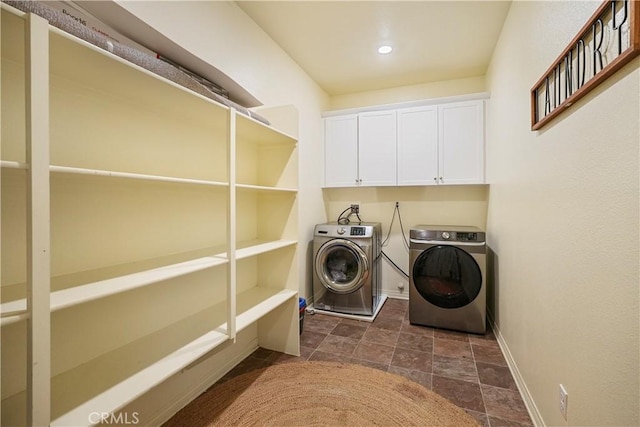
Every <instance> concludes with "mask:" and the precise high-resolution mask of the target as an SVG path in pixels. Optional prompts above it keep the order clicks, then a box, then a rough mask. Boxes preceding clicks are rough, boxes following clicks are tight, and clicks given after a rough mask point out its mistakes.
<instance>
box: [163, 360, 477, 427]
mask: <svg viewBox="0 0 640 427" xmlns="http://www.w3.org/2000/svg"><path fill="white" fill-rule="evenodd" d="M165 426H170V427H173V426H189V427H201V426H363V427H364V426H385V427H389V426H403V427H407V426H420V427H425V426H455V427H466V426H474V427H477V426H478V423H477V422H476V421H475V420H474V419H473V418H472V417H471V416H470V415H469V414H467V413H466V412H465V411H464V410H463V409H461V408H459V407H457V406H456V405H454V404H453V403H451V402H450V401H448V400H447V399H445V398H444V397H442V396H440V395H438V394H436V393H434V392H432V391H430V390H427V389H426V388H424V387H423V386H421V385H420V384H417V383H415V382H413V381H411V380H409V379H407V378H404V377H402V376H400V375H395V374H391V373H388V372H383V371H380V370H378V369H373V368H367V367H364V366H360V365H354V364H345V363H333V362H295V363H285V364H280V365H273V366H270V367H267V368H262V369H257V370H255V371H251V372H248V373H246V374H243V375H239V376H237V377H234V378H232V379H230V380H228V381H226V382H223V383H221V384H218V385H216V386H214V387H212V388H211V389H209V390H208V391H207V392H206V393H203V394H202V395H200V396H199V397H198V398H197V399H195V400H194V401H193V402H191V403H190V404H189V405H187V406H186V407H185V408H183V409H182V410H181V411H179V412H178V413H177V414H176V415H174V416H173V418H171V419H170V420H169V421H168V422H167V423H166V424H165Z"/></svg>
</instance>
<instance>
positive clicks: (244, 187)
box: [236, 184, 298, 193]
mask: <svg viewBox="0 0 640 427" xmlns="http://www.w3.org/2000/svg"><path fill="white" fill-rule="evenodd" d="M236 188H237V189H239V190H248V191H259V192H269V193H278V192H281V193H297V192H298V190H297V189H295V188H281V187H267V186H264V185H251V184H236Z"/></svg>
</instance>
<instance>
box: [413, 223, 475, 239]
mask: <svg viewBox="0 0 640 427" xmlns="http://www.w3.org/2000/svg"><path fill="white" fill-rule="evenodd" d="M409 236H410V238H411V239H413V240H429V241H449V242H478V243H480V242H484V241H485V232H484V231H482V230H481V229H480V228H478V227H470V226H437V225H436V226H432V225H416V226H415V227H413V228H412V229H411V231H410V233H409Z"/></svg>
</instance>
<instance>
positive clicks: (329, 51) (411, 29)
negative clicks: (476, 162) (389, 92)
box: [236, 0, 511, 95]
mask: <svg viewBox="0 0 640 427" xmlns="http://www.w3.org/2000/svg"><path fill="white" fill-rule="evenodd" d="M236 3H237V4H238V6H239V7H240V8H242V10H244V12H245V13H247V15H249V17H251V19H253V20H254V21H255V22H256V23H257V24H258V25H259V26H260V27H261V28H262V29H263V30H264V31H265V32H266V33H267V34H268V35H269V36H270V37H271V38H272V39H273V40H274V41H275V42H276V43H277V44H278V45H280V47H282V49H283V50H284V51H285V52H287V53H288V54H289V56H291V58H293V60H294V61H296V62H297V63H298V65H299V66H300V67H302V69H304V70H305V71H306V72H307V74H309V76H311V78H312V79H314V80H315V81H316V82H317V83H318V84H319V85H320V86H321V87H322V88H323V89H324V90H325V91H326V92H327V93H328V94H329V95H343V94H347V93H355V92H362V91H370V90H378V89H387V88H392V87H398V86H405V85H414V84H420V83H428V82H434V81H441V80H451V79H459V78H466V77H476V76H482V75H484V74H485V72H486V70H487V66H488V64H489V61H490V59H491V55H492V53H493V49H494V47H495V44H496V42H497V40H498V36H499V35H500V31H501V30H502V25H503V23H504V20H505V17H506V15H507V12H508V10H509V6H510V4H511V2H510V1H484V0H475V1H451V0H449V1H237V2H236ZM382 43H387V44H390V45H392V46H393V47H394V50H393V52H392V53H390V54H388V55H380V54H378V53H377V52H376V49H377V48H378V46H379V45H380V44H382Z"/></svg>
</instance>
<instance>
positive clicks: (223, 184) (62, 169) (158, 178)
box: [14, 162, 229, 187]
mask: <svg viewBox="0 0 640 427" xmlns="http://www.w3.org/2000/svg"><path fill="white" fill-rule="evenodd" d="M14 163H15V162H14ZM49 170H50V171H51V172H55V173H66V174H77V175H90V176H102V177H111V178H125V179H139V180H145V181H162V182H174V183H179V184H196V185H210V186H214V187H228V186H229V184H228V183H226V182H219V181H207V180H202V179H190V178H176V177H171V176H159V175H146V174H139V173H128V172H116V171H106V170H99V169H84V168H75V167H68V166H53V165H51V166H49Z"/></svg>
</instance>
